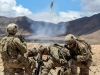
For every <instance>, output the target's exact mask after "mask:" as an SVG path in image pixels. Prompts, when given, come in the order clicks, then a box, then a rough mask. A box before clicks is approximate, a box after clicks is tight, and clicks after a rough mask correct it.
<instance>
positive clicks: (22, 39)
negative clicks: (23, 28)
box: [18, 35, 25, 43]
mask: <svg viewBox="0 0 100 75" xmlns="http://www.w3.org/2000/svg"><path fill="white" fill-rule="evenodd" d="M18 38H19V39H20V41H21V42H22V43H23V42H24V41H25V38H24V37H23V36H22V35H19V36H18Z"/></svg>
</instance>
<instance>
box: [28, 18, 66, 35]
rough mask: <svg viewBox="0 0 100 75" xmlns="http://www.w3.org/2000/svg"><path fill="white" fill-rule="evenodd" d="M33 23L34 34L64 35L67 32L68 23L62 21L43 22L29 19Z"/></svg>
mask: <svg viewBox="0 0 100 75" xmlns="http://www.w3.org/2000/svg"><path fill="white" fill-rule="evenodd" d="M28 22H30V23H31V29H32V30H33V34H32V35H33V36H58V35H63V34H65V32H66V28H67V23H65V22H60V23H58V24H54V23H48V22H42V21H32V20H30V19H28Z"/></svg>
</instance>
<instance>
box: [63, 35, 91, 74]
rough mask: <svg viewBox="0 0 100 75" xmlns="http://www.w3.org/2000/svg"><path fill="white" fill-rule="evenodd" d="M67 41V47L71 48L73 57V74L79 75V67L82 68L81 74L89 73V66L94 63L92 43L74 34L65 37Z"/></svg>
mask: <svg viewBox="0 0 100 75" xmlns="http://www.w3.org/2000/svg"><path fill="white" fill-rule="evenodd" d="M65 42H66V44H67V47H68V48H69V49H70V51H71V53H72V54H71V55H72V58H73V59H72V64H71V65H72V66H71V68H72V69H71V73H72V74H71V75H77V67H79V68H80V73H79V75H89V67H90V65H91V63H92V54H91V47H90V45H89V44H88V43H87V42H85V41H84V40H80V39H78V38H77V37H75V36H74V35H72V34H68V35H67V36H66V37H65Z"/></svg>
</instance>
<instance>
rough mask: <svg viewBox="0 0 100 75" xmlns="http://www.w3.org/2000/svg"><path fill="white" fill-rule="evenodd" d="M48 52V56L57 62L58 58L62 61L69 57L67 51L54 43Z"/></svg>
mask: <svg viewBox="0 0 100 75" xmlns="http://www.w3.org/2000/svg"><path fill="white" fill-rule="evenodd" d="M49 51H50V55H51V56H52V57H53V58H54V59H55V60H59V59H60V58H63V59H64V60H66V59H67V57H68V56H70V54H69V50H68V49H66V48H65V47H63V46H61V45H59V44H55V43H54V44H52V45H51V46H50V47H49Z"/></svg>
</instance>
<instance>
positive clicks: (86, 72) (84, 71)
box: [79, 68, 89, 75]
mask: <svg viewBox="0 0 100 75" xmlns="http://www.w3.org/2000/svg"><path fill="white" fill-rule="evenodd" d="M79 75H89V69H87V68H80V74H79Z"/></svg>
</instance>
